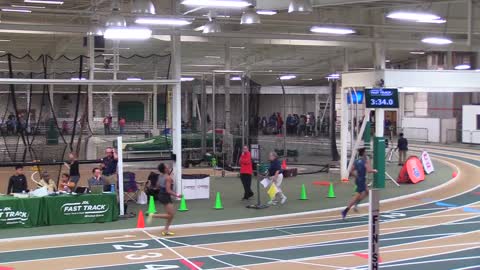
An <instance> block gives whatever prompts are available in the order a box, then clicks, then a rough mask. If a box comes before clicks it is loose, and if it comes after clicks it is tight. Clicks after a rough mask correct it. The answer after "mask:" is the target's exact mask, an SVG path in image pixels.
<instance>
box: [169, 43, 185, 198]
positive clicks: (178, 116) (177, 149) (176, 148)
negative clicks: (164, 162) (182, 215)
mask: <svg viewBox="0 0 480 270" xmlns="http://www.w3.org/2000/svg"><path fill="white" fill-rule="evenodd" d="M171 39H172V57H173V61H172V62H173V70H172V71H173V72H172V78H173V79H174V80H178V81H180V79H181V73H182V72H181V71H182V67H181V65H182V58H181V57H182V47H181V46H182V44H181V42H180V36H178V35H172V37H171ZM172 107H173V108H172V117H173V123H172V141H173V153H174V154H175V156H176V159H175V164H174V168H173V169H174V172H175V173H174V176H173V177H174V180H175V188H176V190H177V193H179V192H181V191H182V190H183V187H182V84H181V83H180V82H178V83H176V84H175V85H174V86H173V91H172Z"/></svg>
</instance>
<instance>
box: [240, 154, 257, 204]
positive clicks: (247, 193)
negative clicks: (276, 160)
mask: <svg viewBox="0 0 480 270" xmlns="http://www.w3.org/2000/svg"><path fill="white" fill-rule="evenodd" d="M239 163H240V179H241V180H242V185H243V190H244V193H243V198H242V200H248V199H250V198H251V197H252V196H253V195H254V193H253V191H252V174H253V165H252V155H251V154H250V151H249V149H248V146H246V145H244V146H243V149H242V155H241V156H240V162H239Z"/></svg>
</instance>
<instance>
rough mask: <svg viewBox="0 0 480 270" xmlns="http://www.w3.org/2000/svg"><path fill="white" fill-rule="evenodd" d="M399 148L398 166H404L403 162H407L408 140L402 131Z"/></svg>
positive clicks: (398, 143)
mask: <svg viewBox="0 0 480 270" xmlns="http://www.w3.org/2000/svg"><path fill="white" fill-rule="evenodd" d="M397 150H398V166H403V164H404V163H405V160H406V159H407V151H408V140H407V139H406V138H405V137H404V134H403V133H400V138H398V142H397Z"/></svg>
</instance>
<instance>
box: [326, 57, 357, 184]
mask: <svg viewBox="0 0 480 270" xmlns="http://www.w3.org/2000/svg"><path fill="white" fill-rule="evenodd" d="M348 56H349V55H348V49H347V48H345V49H344V59H343V60H344V61H343V72H348V71H349V68H350V67H349V64H348V59H349V57H348ZM335 103H336V100H332V101H331V106H335ZM340 107H341V110H340V113H341V115H340V117H341V120H340V125H341V128H340V168H341V169H340V177H341V179H348V175H349V172H348V103H347V91H346V89H344V88H343V87H340ZM352 120H353V119H352ZM352 132H353V129H352ZM352 151H353V150H352Z"/></svg>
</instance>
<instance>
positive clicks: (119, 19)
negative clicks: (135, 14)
mask: <svg viewBox="0 0 480 270" xmlns="http://www.w3.org/2000/svg"><path fill="white" fill-rule="evenodd" d="M113 12H114V14H112V16H110V17H109V18H108V20H107V22H106V23H105V26H106V27H126V26H127V21H126V20H125V17H123V16H122V15H120V14H119V13H118V10H116V11H115V10H114V11H113Z"/></svg>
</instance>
